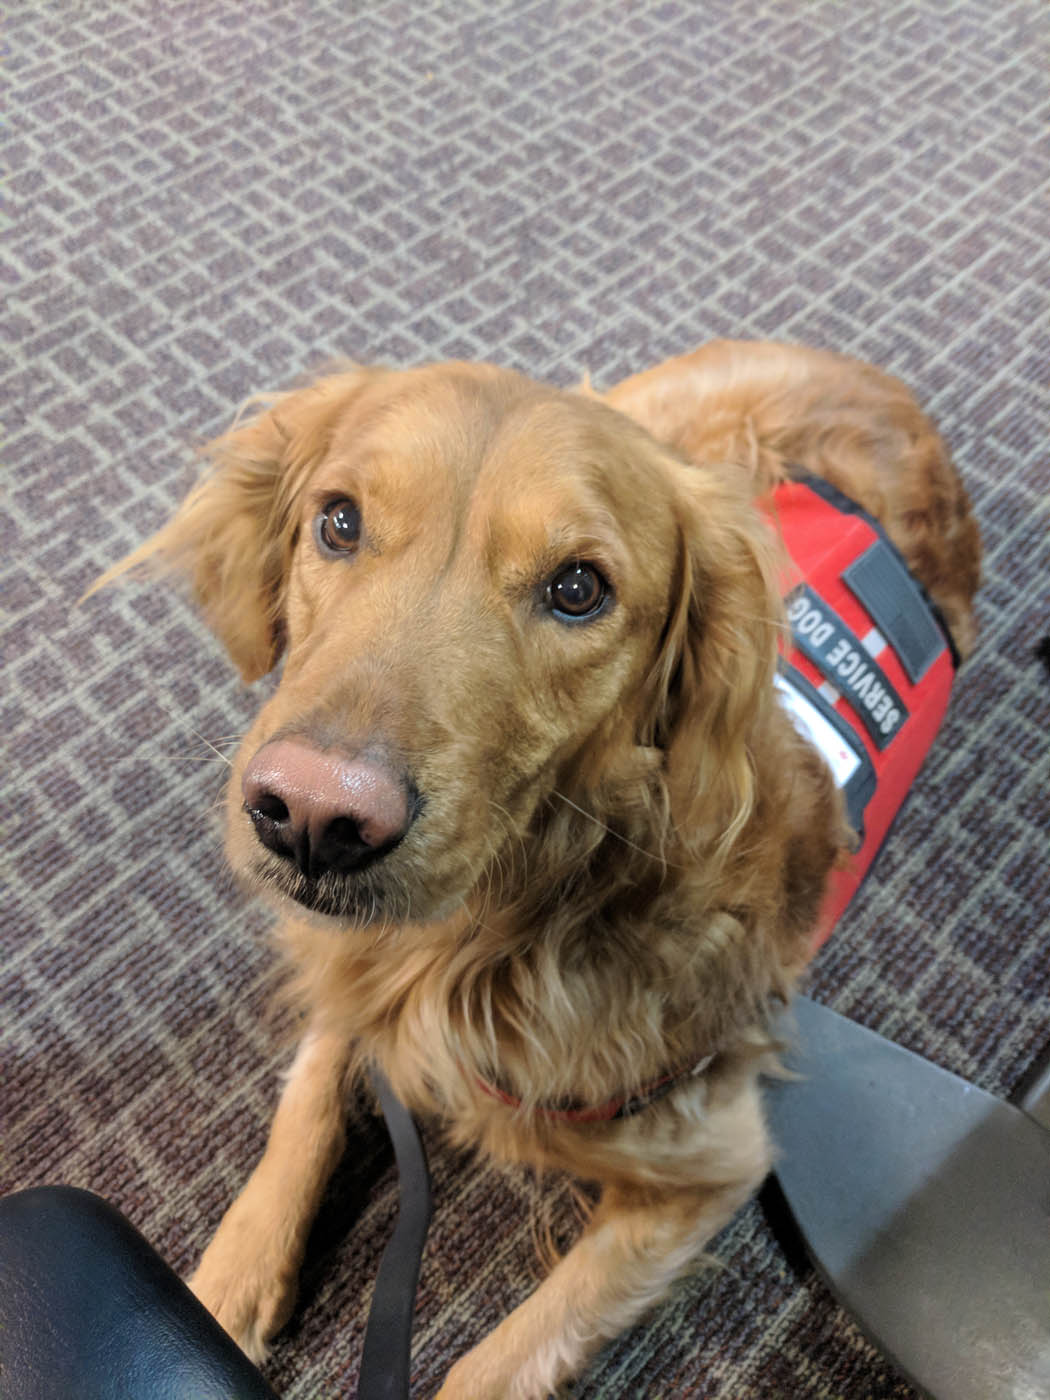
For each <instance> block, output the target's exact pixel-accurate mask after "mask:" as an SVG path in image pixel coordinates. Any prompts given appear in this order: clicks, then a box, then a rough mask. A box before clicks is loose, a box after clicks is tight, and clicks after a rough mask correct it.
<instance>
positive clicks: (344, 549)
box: [315, 497, 361, 554]
mask: <svg viewBox="0 0 1050 1400" xmlns="http://www.w3.org/2000/svg"><path fill="white" fill-rule="evenodd" d="M315 533H316V536H317V541H318V543H319V544H320V546H321V548H322V549H323V550H325V551H326V552H327V553H329V554H352V553H353V552H354V550H356V549H357V546H358V545H359V544H360V543H361V512H360V511H359V510H358V508H357V505H356V503H355V502H354V501H351V500H350V499H349V497H346V498H344V499H342V500H338V501H331V502H329V504H328V505H326V506H325V508H324V510H323V511H322V512H321V514H320V515H319V516H318V517H317V526H316V532H315Z"/></svg>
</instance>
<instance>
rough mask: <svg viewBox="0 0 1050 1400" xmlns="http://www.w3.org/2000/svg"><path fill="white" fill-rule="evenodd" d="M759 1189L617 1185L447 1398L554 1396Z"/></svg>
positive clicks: (468, 1362) (450, 1385) (464, 1362)
mask: <svg viewBox="0 0 1050 1400" xmlns="http://www.w3.org/2000/svg"><path fill="white" fill-rule="evenodd" d="M759 1179H761V1178H760V1177H759ZM757 1184H758V1182H757V1181H756V1180H752V1179H750V1178H749V1179H748V1180H747V1181H746V1182H739V1183H736V1184H734V1185H732V1186H720V1187H714V1188H711V1187H709V1188H707V1189H699V1188H693V1189H689V1190H676V1191H674V1192H671V1193H668V1194H664V1195H661V1194H658V1193H654V1192H652V1191H641V1190H638V1191H634V1190H625V1189H624V1188H622V1187H621V1188H618V1189H615V1190H614V1189H607V1190H606V1192H605V1194H604V1195H603V1197H602V1200H601V1202H600V1204H599V1206H598V1208H597V1210H596V1211H595V1214H594V1215H593V1217H592V1218H591V1221H590V1223H589V1224H588V1226H587V1228H586V1230H585V1231H584V1233H583V1234H582V1235H581V1237H580V1239H579V1240H578V1241H577V1243H576V1244H575V1245H574V1246H573V1247H572V1249H570V1250H569V1252H568V1253H567V1254H566V1255H565V1257H564V1258H563V1259H562V1260H561V1261H560V1262H559V1264H558V1265H557V1266H556V1268H555V1269H554V1270H553V1271H552V1273H551V1274H550V1275H549V1276H548V1278H547V1279H546V1280H545V1281H544V1282H543V1283H542V1284H541V1285H540V1286H539V1288H538V1289H537V1290H536V1292H535V1293H533V1294H532V1296H531V1297H529V1298H527V1299H526V1300H525V1302H524V1303H522V1304H521V1306H520V1307H518V1308H516V1309H515V1310H514V1312H512V1313H511V1314H510V1316H509V1317H508V1318H506V1319H505V1321H503V1322H502V1323H500V1325H499V1326H498V1327H497V1328H496V1329H495V1330H494V1331H493V1332H490V1333H489V1335H488V1336H487V1337H486V1338H485V1339H484V1340H483V1341H482V1342H481V1343H479V1345H478V1346H476V1347H475V1348H474V1350H473V1351H471V1352H468V1353H467V1355H466V1356H464V1357H463V1358H462V1359H461V1360H460V1361H458V1362H457V1363H456V1364H455V1366H453V1368H452V1370H451V1371H450V1372H449V1374H448V1377H447V1378H446V1380H445V1384H444V1385H443V1386H442V1388H441V1390H440V1391H439V1392H438V1400H546V1397H547V1396H548V1395H550V1394H551V1393H552V1392H554V1391H556V1390H557V1388H558V1387H559V1386H560V1385H561V1384H562V1383H563V1382H565V1381H566V1380H568V1379H569V1378H570V1377H572V1376H574V1375H576V1374H577V1373H578V1372H579V1371H580V1370H581V1369H582V1367H583V1366H584V1365H585V1364H586V1362H587V1360H588V1358H589V1357H590V1356H591V1355H592V1354H593V1353H594V1352H595V1351H597V1350H598V1348H599V1347H600V1346H601V1345H602V1343H603V1342H606V1341H608V1340H609V1339H610V1338H612V1337H614V1336H616V1334H617V1333H619V1332H621V1331H623V1330H624V1329H625V1328H627V1327H629V1326H630V1325H631V1324H632V1323H633V1322H635V1321H636V1320H637V1319H638V1318H639V1317H641V1316H642V1315H643V1314H644V1313H645V1312H646V1311H647V1310H648V1309H649V1308H650V1307H651V1306H652V1305H653V1304H654V1303H656V1302H658V1301H659V1300H660V1298H661V1297H662V1296H663V1295H664V1294H665V1293H666V1291H667V1289H668V1288H669V1287H670V1285H671V1284H672V1283H673V1282H674V1281H675V1280H676V1279H678V1278H680V1277H681V1276H682V1275H684V1274H685V1273H686V1272H688V1270H689V1268H690V1267H691V1266H692V1265H693V1264H694V1263H695V1261H696V1259H697V1258H698V1256H699V1255H700V1253H701V1251H702V1250H703V1248H704V1245H705V1244H706V1243H707V1241H708V1240H709V1239H710V1238H711V1236H712V1235H714V1234H715V1233H716V1232H717V1231H718V1230H719V1229H721V1227H722V1226H723V1225H724V1224H725V1223H726V1222H727V1221H728V1220H729V1219H730V1218H731V1216H732V1215H733V1214H734V1212H735V1211H736V1210H737V1208H738V1207H739V1206H740V1205H742V1204H743V1202H744V1201H745V1200H746V1199H747V1197H748V1196H749V1195H750V1194H751V1191H752V1190H753V1189H754V1187H755V1186H756V1185H757Z"/></svg>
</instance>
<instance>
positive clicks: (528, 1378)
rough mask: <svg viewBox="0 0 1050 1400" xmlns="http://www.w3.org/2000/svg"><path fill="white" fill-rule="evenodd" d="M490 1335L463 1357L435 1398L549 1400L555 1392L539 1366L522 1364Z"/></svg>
mask: <svg viewBox="0 0 1050 1400" xmlns="http://www.w3.org/2000/svg"><path fill="white" fill-rule="evenodd" d="M491 1343H492V1338H491V1337H488V1338H486V1339H485V1341H483V1342H482V1343H481V1344H480V1345H479V1346H476V1347H475V1348H474V1350H473V1351H468V1352H467V1354H466V1356H462V1357H460V1359H459V1360H458V1361H457V1362H456V1364H455V1365H454V1366H453V1367H452V1370H451V1371H449V1373H448V1375H447V1376H446V1377H445V1383H444V1385H443V1386H442V1387H441V1389H440V1390H439V1391H438V1393H437V1396H436V1397H435V1400H547V1397H548V1396H551V1395H553V1394H555V1391H554V1390H553V1388H552V1386H551V1385H550V1384H549V1383H548V1382H547V1380H545V1378H544V1377H543V1376H542V1375H541V1374H540V1372H539V1368H537V1367H536V1366H534V1365H530V1364H526V1365H524V1366H519V1365H517V1364H515V1363H514V1362H513V1360H512V1359H511V1358H510V1357H509V1356H507V1355H506V1354H505V1353H501V1349H500V1348H499V1347H494V1346H492V1345H491Z"/></svg>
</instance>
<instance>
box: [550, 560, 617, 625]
mask: <svg viewBox="0 0 1050 1400" xmlns="http://www.w3.org/2000/svg"><path fill="white" fill-rule="evenodd" d="M607 593H608V587H607V585H606V582H605V580H604V579H603V578H602V576H601V574H600V573H599V572H598V570H597V569H596V568H594V566H593V565H592V564H581V563H580V562H579V561H577V562H575V563H573V564H569V565H567V566H566V567H565V568H564V569H561V570H560V571H559V572H558V573H556V574H555V575H554V577H553V578H552V579H551V581H550V583H548V585H547V606H548V607H549V608H550V610H551V611H552V612H553V613H554V615H555V617H560V618H565V619H573V620H575V619H576V618H582V617H593V616H594V614H595V613H596V612H598V610H599V609H600V608H601V606H602V604H603V603H604V602H605V599H606V595H607Z"/></svg>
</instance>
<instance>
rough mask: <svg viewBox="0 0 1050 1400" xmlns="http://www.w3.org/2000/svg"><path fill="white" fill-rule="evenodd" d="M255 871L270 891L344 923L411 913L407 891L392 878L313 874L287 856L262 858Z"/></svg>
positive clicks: (397, 919)
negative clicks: (393, 885) (381, 881)
mask: <svg viewBox="0 0 1050 1400" xmlns="http://www.w3.org/2000/svg"><path fill="white" fill-rule="evenodd" d="M251 875H252V877H253V882H257V883H258V884H260V885H261V886H262V887H263V889H265V890H268V891H269V892H270V893H272V894H277V895H281V896H283V897H284V898H286V899H290V900H293V901H294V902H295V903H296V904H298V905H301V906H302V908H304V909H308V910H309V911H310V913H311V914H320V915H322V916H323V917H325V918H329V919H336V920H338V921H339V922H340V923H342V924H356V925H360V926H365V925H369V924H376V923H390V922H395V923H401V922H405V921H406V920H407V919H408V918H409V917H410V902H409V899H408V895H407V892H406V891H403V890H393V889H390V888H389V887H388V886H389V882H384V885H383V886H382V887H380V886H379V885H378V883H377V882H376V881H375V880H374V879H370V878H368V877H367V876H361V875H357V876H354V877H348V876H345V875H339V874H335V873H334V872H331V871H328V872H326V873H325V874H323V875H320V876H316V877H312V876H309V875H304V874H302V872H300V871H299V870H297V869H296V868H295V867H294V866H292V865H290V864H289V863H288V862H286V861H283V860H262V861H258V862H257V863H255V865H254V867H253V869H252V871H251Z"/></svg>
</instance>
